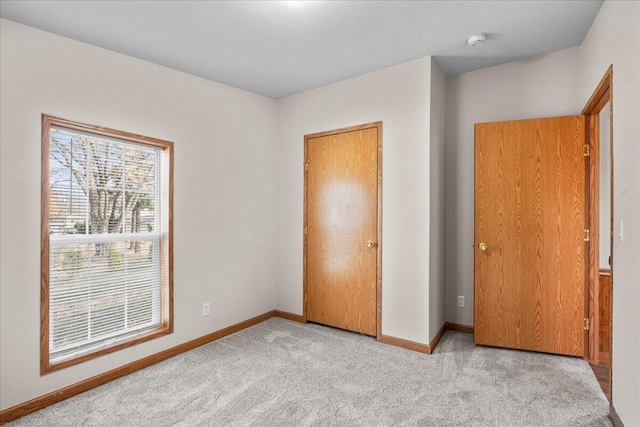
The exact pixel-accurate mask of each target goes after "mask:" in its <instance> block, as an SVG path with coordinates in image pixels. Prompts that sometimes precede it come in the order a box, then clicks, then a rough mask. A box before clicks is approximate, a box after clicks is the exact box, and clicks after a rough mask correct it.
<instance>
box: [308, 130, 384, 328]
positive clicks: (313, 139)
mask: <svg viewBox="0 0 640 427" xmlns="http://www.w3.org/2000/svg"><path fill="white" fill-rule="evenodd" d="M304 141H305V147H304V151H305V171H304V190H305V194H304V260H303V266H304V271H303V274H304V283H303V288H304V303H303V307H304V308H303V317H304V319H305V320H306V321H310V322H316V323H321V324H324V325H329V326H333V327H337V328H341V329H346V330H349V331H354V332H359V333H362V334H366V335H371V336H378V335H379V331H380V313H381V307H380V301H381V286H382V283H381V254H382V247H381V207H382V203H381V189H382V158H381V157H382V156H381V153H382V122H376V123H370V124H365V125H360V126H352V127H348V128H342V129H336V130H332V131H328V132H321V133H316V134H311V135H306V136H305V139H304Z"/></svg>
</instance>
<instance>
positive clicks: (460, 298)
mask: <svg viewBox="0 0 640 427" xmlns="http://www.w3.org/2000/svg"><path fill="white" fill-rule="evenodd" d="M465 299H466V298H465V297H464V295H458V307H462V308H464V307H465V305H466V304H465Z"/></svg>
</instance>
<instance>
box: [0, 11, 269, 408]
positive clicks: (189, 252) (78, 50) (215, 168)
mask: <svg viewBox="0 0 640 427" xmlns="http://www.w3.org/2000/svg"><path fill="white" fill-rule="evenodd" d="M0 42H1V44H0V67H1V68H0V95H1V98H0V121H1V123H2V126H1V131H0V153H1V155H0V161H1V163H0V176H1V180H0V183H1V185H0V218H1V220H0V221H1V222H0V224H1V226H0V228H1V230H2V233H1V240H0V250H1V252H2V257H1V258H0V259H1V264H0V278H1V281H0V337H1V343H0V409H6V408H8V407H11V406H13V405H16V404H18V403H22V402H24V401H27V400H29V399H32V398H35V397H38V396H40V395H43V394H45V393H48V392H51V391H53V390H56V389H59V388H61V387H64V386H67V385H69V384H73V383H76V382H78V381H81V380H83V379H85V378H87V377H91V376H93V375H97V374H99V373H102V372H105V371H107V370H110V369H113V368H115V367H118V366H121V365H124V364H126V363H129V362H131V361H133V360H137V359H140V358H142V357H145V356H147V355H150V354H153V353H157V352H159V351H162V350H164V349H166V348H169V347H172V346H175V345H178V344H180V343H183V342H186V341H188V340H191V339H194V338H197V337H200V336H202V335H205V334H207V333H209V332H212V331H214V330H218V329H220V328H223V327H225V326H228V325H231V324H234V323H236V322H239V321H242V320H246V319H248V318H250V317H253V316H256V315H258V314H262V313H264V312H267V311H270V310H272V309H273V308H274V304H275V298H274V291H275V289H274V281H273V278H274V277H275V271H274V268H275V243H274V242H275V238H276V236H275V168H274V165H275V159H274V154H275V151H274V148H275V146H274V135H275V121H276V119H275V114H276V110H275V108H276V105H275V101H274V100H272V99H269V98H264V97H261V96H258V95H254V94H251V93H248V92H244V91H241V90H238V89H234V88H230V87H226V86H223V85H220V84H216V83H212V82H210V81H207V80H204V79H200V78H197V77H193V76H189V75H187V74H184V73H180V72H177V71H173V70H170V69H167V68H163V67H160V66H157V65H153V64H150V63H147V62H144V61H140V60H136V59H133V58H130V57H127V56H124V55H120V54H117V53H114V52H111V51H107V50H104V49H100V48H97V47H93V46H90V45H86V44H83V43H79V42H76V41H72V40H70V39H66V38H63V37H59V36H55V35H52V34H49V33H45V32H42V31H39V30H35V29H32V28H29V27H25V26H22V25H19V24H15V23H13V22H10V21H6V20H2V21H0ZM42 113H47V114H51V115H55V116H58V117H63V118H67V119H71V120H76V121H79V122H85V123H91V124H98V125H103V126H108V127H112V128H115V129H121V130H125V131H130V132H135V133H139V134H142V135H148V136H153V137H157V138H162V139H167V140H170V141H174V142H175V200H174V201H175V208H174V218H175V222H174V228H175V247H174V254H175V264H174V265H175V276H174V279H175V281H174V282H175V285H174V291H175V332H174V333H173V334H172V335H170V336H167V337H163V338H160V339H156V340H153V341H150V342H147V343H144V344H141V345H137V346H134V347H131V348H127V349H124V350H121V351H118V352H115V353H112V354H109V355H106V356H103V357H100V358H98V359H94V360H92V361H89V362H85V363H81V364H79V365H76V366H73V367H69V368H66V369H63V370H61V371H57V372H54V373H51V374H47V375H45V376H42V377H41V376H40V373H39V342H40V339H39V334H40V322H39V319H40V315H39V313H40V279H39V271H40V251H39V244H40V231H39V230H40V117H41V114H42ZM205 301H210V302H211V316H210V317H201V315H200V313H201V307H202V303H203V302H205Z"/></svg>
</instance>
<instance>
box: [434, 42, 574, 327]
mask: <svg viewBox="0 0 640 427" xmlns="http://www.w3.org/2000/svg"><path fill="white" fill-rule="evenodd" d="M579 54H580V51H579V48H571V49H566V50H561V51H558V52H554V53H551V54H547V55H542V56H537V57H534V58H528V59H524V60H521V61H516V62H511V63H508V64H504V65H499V66H497V67H492V68H487V69H484V70H480V71H474V72H471V73H466V74H461V75H458V76H453V77H450V78H449V79H448V84H447V115H446V121H447V127H446V140H447V143H446V188H447V191H446V193H447V194H446V199H447V200H446V217H447V223H446V237H447V248H446V264H447V268H446V281H447V286H446V301H447V302H446V318H447V321H449V322H453V323H460V324H463V325H473V257H474V248H473V245H474V235H473V227H474V225H473V212H474V204H473V203H474V132H473V129H474V127H473V125H474V123H481V122H490V121H500V120H518V119H528V118H535V117H549V116H566V115H572V114H580V111H581V110H582V104H581V102H582V99H581V97H580V92H579V78H578V76H579V75H580V72H579V65H580V58H579ZM457 295H464V296H466V302H467V304H466V307H465V308H458V307H457V304H456V297H457Z"/></svg>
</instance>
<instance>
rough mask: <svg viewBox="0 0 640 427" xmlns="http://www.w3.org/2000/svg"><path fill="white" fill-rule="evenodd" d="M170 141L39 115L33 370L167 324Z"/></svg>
mask: <svg viewBox="0 0 640 427" xmlns="http://www.w3.org/2000/svg"><path fill="white" fill-rule="evenodd" d="M172 168H173V143H171V142H167V141H161V140H158V139H154V138H148V137H143V136H139V135H133V134H130V133H126V132H121V131H116V130H111V129H105V128H102V127H96V126H89V125H83V124H80V123H74V122H70V121H67V120H62V119H57V118H53V117H49V116H46V115H43V117H42V242H41V243H42V259H41V263H42V266H41V267H42V273H41V291H42V296H41V304H42V307H41V315H42V318H41V321H42V333H41V373H43V374H44V373H46V372H50V371H52V370H55V369H59V368H62V367H65V366H69V365H72V364H75V363H79V362H82V361H84V360H88V359H90V358H93V357H96V356H99V355H102V354H105V353H109V352H112V351H115V350H117V349H120V348H123V347H127V346H130V345H133V344H136V343H139V342H142V341H146V340H149V339H152V338H155V337H158V336H161V335H166V334H170V333H172V332H173V315H172V314H173V313H172V311H173V302H172V296H173V292H172V283H173V278H172V274H173V268H172V261H173V256H172V223H171V218H172V189H173V185H172V179H173V173H172V171H173V170H172Z"/></svg>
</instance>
